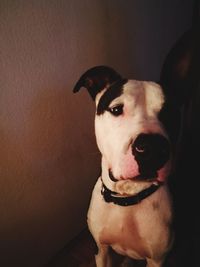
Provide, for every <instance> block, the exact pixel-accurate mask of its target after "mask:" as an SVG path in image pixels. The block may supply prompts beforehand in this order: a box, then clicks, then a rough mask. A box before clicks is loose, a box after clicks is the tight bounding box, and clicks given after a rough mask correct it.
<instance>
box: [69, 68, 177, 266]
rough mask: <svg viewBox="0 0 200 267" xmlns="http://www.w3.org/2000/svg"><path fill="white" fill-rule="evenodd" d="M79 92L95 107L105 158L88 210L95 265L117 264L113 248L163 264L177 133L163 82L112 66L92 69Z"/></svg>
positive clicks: (168, 241) (80, 83) (170, 237)
mask: <svg viewBox="0 0 200 267" xmlns="http://www.w3.org/2000/svg"><path fill="white" fill-rule="evenodd" d="M81 87H85V88H86V89H87V90H88V92H89V94H90V96H91V97H92V99H93V100H94V101H95V103H96V115H95V134H96V140H97V145H98V148H99V150H100V152H101V154H102V173H101V176H100V177H99V179H98V180H97V183H96V185H95V187H94V190H93V193H92V198H91V202H90V207H89V210H88V226H89V230H90V232H91V233H92V235H93V237H94V239H95V241H96V244H97V246H98V254H97V255H96V265H97V267H110V266H114V265H113V263H112V257H111V253H110V248H112V249H113V250H114V251H116V252H117V253H119V254H121V255H124V256H128V257H129V258H133V259H138V260H140V259H145V260H146V262H147V266H148V267H161V266H162V265H163V263H164V260H165V257H166V255H167V253H168V251H169V250H170V249H171V246H172V244H173V229H172V218H173V212H172V201H171V196H170V192H169V189H168V182H167V181H168V177H169V175H170V172H171V168H172V164H173V145H174V142H175V141H174V136H175V139H176V137H177V133H178V128H179V126H178V124H177V123H176V122H177V116H176V114H178V111H177V107H176V105H174V103H173V101H171V99H169V97H168V94H166V92H165V90H164V89H163V88H162V87H161V86H160V85H159V84H158V83H155V82H150V81H148V82H147V81H138V80H132V79H126V78H123V77H122V76H121V75H120V74H119V73H118V72H116V71H115V70H114V69H113V68H111V67H108V66H96V67H93V68H91V69H89V70H87V71H86V72H85V73H84V74H83V75H82V76H81V77H80V79H79V80H78V82H77V83H76V85H75V87H74V92H78V91H79V90H80V88H81ZM169 114H173V116H172V117H171V118H170V121H169V120H168V116H169ZM172 133H173V134H172ZM171 137H173V138H171Z"/></svg>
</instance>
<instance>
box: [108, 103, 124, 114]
mask: <svg viewBox="0 0 200 267" xmlns="http://www.w3.org/2000/svg"><path fill="white" fill-rule="evenodd" d="M123 107H124V106H123V105H117V106H114V107H112V108H109V109H108V111H109V112H110V113H111V114H112V115H114V116H119V115H121V114H122V113H123Z"/></svg>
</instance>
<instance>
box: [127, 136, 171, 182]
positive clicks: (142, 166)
mask: <svg viewBox="0 0 200 267" xmlns="http://www.w3.org/2000/svg"><path fill="white" fill-rule="evenodd" d="M132 153H133V155H134V157H135V160H136V161H137V164H138V166H139V173H140V176H141V177H143V178H144V179H148V178H149V177H155V176H156V173H157V171H158V170H160V169H161V168H162V167H163V166H164V165H165V164H166V163H167V161H168V160H169V159H170V144H169V142H168V140H167V138H165V137H164V136H163V135H160V134H140V135H138V136H137V138H136V139H135V141H134V143H133V144H132Z"/></svg>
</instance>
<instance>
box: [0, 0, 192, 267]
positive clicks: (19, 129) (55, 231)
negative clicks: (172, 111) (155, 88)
mask: <svg viewBox="0 0 200 267" xmlns="http://www.w3.org/2000/svg"><path fill="white" fill-rule="evenodd" d="M191 5H192V1H186V0H185V1H184V0H182V1H180V0H176V1H165V2H163V1H161V0H160V1H159V0H154V1H145V0H142V1H141V0H137V1H136V0H135V1H131V0H128V1H123V0H118V1H114V0H109V1H98V0H95V1H93V0H85V1H81V0H80V1H78V0H75V1H64V0H48V1H47V0H46V1H45V0H38V1H34V0H29V1H25V0H18V1H17V0H1V2H0V25H1V26H0V27H1V28H0V31H1V34H0V46H1V47H0V49H1V52H2V53H1V67H0V68H1V79H0V88H1V90H0V147H1V150H0V218H1V219H0V251H1V252H0V254H1V255H0V265H1V266H5V267H6V266H43V265H44V263H45V262H46V261H48V259H49V258H50V257H51V256H52V255H53V254H54V253H56V251H58V250H59V249H61V248H62V247H63V246H64V245H65V244H66V243H67V242H68V241H69V240H70V239H71V238H73V237H74V236H75V235H76V234H77V233H78V232H79V231H81V229H82V228H83V227H84V225H85V222H86V211H87V207H88V202H89V198H90V195H91V190H92V187H93V185H94V183H95V180H96V177H97V176H98V174H99V172H100V156H99V153H98V151H97V148H96V144H95V138H94V133H93V119H94V106H93V103H92V101H91V100H90V99H89V97H88V95H87V92H86V91H84V90H83V91H81V92H80V93H79V94H78V95H73V94H72V88H73V85H74V84H75V82H76V80H77V79H78V78H79V76H80V75H81V74H82V73H83V71H85V70H86V69H88V68H90V67H92V66H94V65H100V64H108V65H110V66H113V67H114V68H116V69H117V70H118V71H120V72H121V73H122V74H124V76H128V77H135V78H138V79H153V80H156V79H158V77H159V72H160V67H161V65H162V62H163V59H164V56H165V55H166V53H167V51H168V49H169V47H170V46H171V44H172V43H173V42H174V41H175V40H176V38H177V37H178V36H179V35H181V34H182V32H183V31H184V30H185V29H186V28H187V27H188V25H189V24H190V18H191V13H192V10H191Z"/></svg>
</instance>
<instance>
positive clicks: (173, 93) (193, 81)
mask: <svg viewBox="0 0 200 267" xmlns="http://www.w3.org/2000/svg"><path fill="white" fill-rule="evenodd" d="M199 48H200V23H199V19H198V21H196V23H194V25H193V26H192V28H191V29H190V30H188V31H187V32H186V33H184V34H183V35H182V36H181V38H180V39H179V40H178V41H177V42H176V44H175V45H174V46H173V47H172V49H171V51H170V52H169V54H168V55H167V57H166V59H165V62H164V64H163V67H162V71H161V75H160V84H161V86H162V87H163V88H164V90H166V93H167V94H168V95H169V97H170V99H174V101H175V103H177V104H180V105H182V104H183V103H184V102H185V100H186V99H187V98H188V97H190V94H192V92H193V90H195V88H197V83H198V82H199V80H200V79H199V69H200V49H199Z"/></svg>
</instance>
